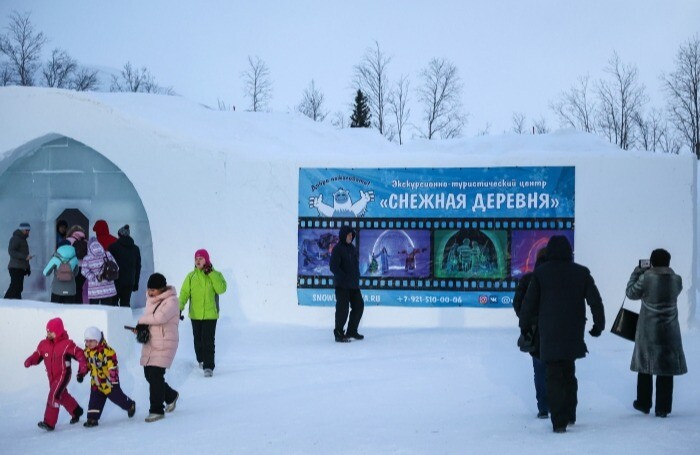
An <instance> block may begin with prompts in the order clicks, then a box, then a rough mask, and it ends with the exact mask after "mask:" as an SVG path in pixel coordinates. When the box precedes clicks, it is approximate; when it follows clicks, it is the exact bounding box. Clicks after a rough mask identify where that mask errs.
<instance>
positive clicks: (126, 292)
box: [109, 224, 141, 307]
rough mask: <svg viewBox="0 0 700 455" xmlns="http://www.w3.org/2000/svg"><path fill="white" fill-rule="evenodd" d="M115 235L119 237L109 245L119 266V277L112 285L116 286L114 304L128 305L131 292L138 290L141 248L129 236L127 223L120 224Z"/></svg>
mask: <svg viewBox="0 0 700 455" xmlns="http://www.w3.org/2000/svg"><path fill="white" fill-rule="evenodd" d="M117 235H118V236H119V238H118V239H117V241H116V242H114V243H113V244H112V245H110V247H109V252H110V253H112V256H114V260H115V261H117V265H118V266H119V278H117V279H116V280H115V281H114V286H115V287H116V288H117V295H116V296H115V297H114V305H116V306H123V307H130V306H131V293H132V292H136V291H138V290H139V276H140V275H141V250H140V249H139V247H138V246H136V244H135V243H134V239H132V238H131V230H130V229H129V225H128V224H127V225H125V226H122V227H121V228H120V229H119V231H117Z"/></svg>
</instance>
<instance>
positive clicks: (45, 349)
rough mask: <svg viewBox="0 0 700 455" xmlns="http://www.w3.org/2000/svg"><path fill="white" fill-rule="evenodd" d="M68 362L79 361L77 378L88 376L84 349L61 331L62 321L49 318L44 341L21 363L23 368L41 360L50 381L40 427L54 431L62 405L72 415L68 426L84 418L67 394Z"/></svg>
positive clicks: (69, 364)
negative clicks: (81, 417)
mask: <svg viewBox="0 0 700 455" xmlns="http://www.w3.org/2000/svg"><path fill="white" fill-rule="evenodd" d="M71 360H77V362H78V377H82V376H85V374H86V373H87V371H88V369H87V362H86V361H85V354H84V353H83V350H82V349H80V348H79V347H78V346H76V345H75V343H74V342H73V340H71V339H70V338H69V337H68V332H66V330H65V329H64V328H63V321H62V320H61V318H54V319H51V320H50V321H49V322H48V323H47V324H46V338H45V339H43V340H41V342H40V343H39V346H37V348H36V350H35V351H34V352H33V353H32V355H30V356H29V357H28V358H27V360H25V361H24V366H25V368H29V367H31V366H33V365H38V364H39V363H41V362H42V361H43V362H44V367H46V375H47V376H48V378H49V398H48V400H47V401H46V411H44V420H42V421H41V422H39V424H38V425H39V428H41V429H44V430H46V431H53V429H54V428H55V427H56V422H57V421H58V411H59V409H60V408H59V406H63V407H64V408H66V410H67V411H68V412H69V413H70V415H71V420H70V423H77V422H78V421H79V420H80V416H81V415H83V408H81V407H80V405H78V402H77V401H75V398H73V396H72V395H71V394H70V393H68V383H69V382H70V376H71Z"/></svg>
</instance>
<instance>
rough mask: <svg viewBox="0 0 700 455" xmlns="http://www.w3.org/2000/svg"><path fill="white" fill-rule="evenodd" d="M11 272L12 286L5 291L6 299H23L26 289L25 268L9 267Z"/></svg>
mask: <svg viewBox="0 0 700 455" xmlns="http://www.w3.org/2000/svg"><path fill="white" fill-rule="evenodd" d="M8 270H9V272H10V287H8V288H7V292H5V298H6V299H21V298H22V291H24V274H25V270H24V269H8Z"/></svg>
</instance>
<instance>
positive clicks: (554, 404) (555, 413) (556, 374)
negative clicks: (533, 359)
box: [547, 360, 578, 428]
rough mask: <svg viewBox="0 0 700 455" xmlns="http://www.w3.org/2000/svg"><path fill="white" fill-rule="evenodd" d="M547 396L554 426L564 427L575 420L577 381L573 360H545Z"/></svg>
mask: <svg viewBox="0 0 700 455" xmlns="http://www.w3.org/2000/svg"><path fill="white" fill-rule="evenodd" d="M547 398H548V399H549V410H550V412H551V414H550V415H551V420H552V426H553V427H554V428H562V427H563V428H566V426H567V425H568V424H569V423H573V422H575V421H576V406H577V405H578V381H577V380H576V364H575V361H574V360H557V361H555V362H547Z"/></svg>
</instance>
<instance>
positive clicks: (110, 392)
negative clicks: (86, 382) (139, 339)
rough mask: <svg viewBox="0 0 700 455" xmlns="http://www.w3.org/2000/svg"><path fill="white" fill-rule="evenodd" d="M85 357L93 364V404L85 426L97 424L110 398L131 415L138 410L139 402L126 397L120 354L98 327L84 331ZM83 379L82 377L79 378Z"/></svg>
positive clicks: (91, 392) (91, 384) (90, 405)
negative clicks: (121, 377)
mask: <svg viewBox="0 0 700 455" xmlns="http://www.w3.org/2000/svg"><path fill="white" fill-rule="evenodd" d="M85 357H86V358H87V361H88V364H89V365H90V375H91V376H92V379H91V381H90V404H89V406H88V413H87V422H85V423H84V424H83V426H85V427H88V428H90V427H96V426H97V424H98V421H99V420H100V416H101V415H102V410H103V409H104V407H105V402H106V401H107V399H108V398H109V400H110V401H111V402H112V403H114V404H116V405H117V406H119V407H120V408H122V409H123V410H125V411H126V412H127V415H128V416H129V418H131V417H133V416H134V414H135V413H136V402H134V400H132V399H131V398H129V397H128V396H126V395H125V394H124V392H123V391H122V389H121V387H120V386H119V366H118V365H117V353H116V352H115V351H114V349H112V348H111V347H110V346H109V345H108V344H107V340H105V338H104V336H103V335H102V331H101V330H100V329H98V328H97V327H88V328H87V329H86V330H85ZM78 382H82V377H79V378H78Z"/></svg>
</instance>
